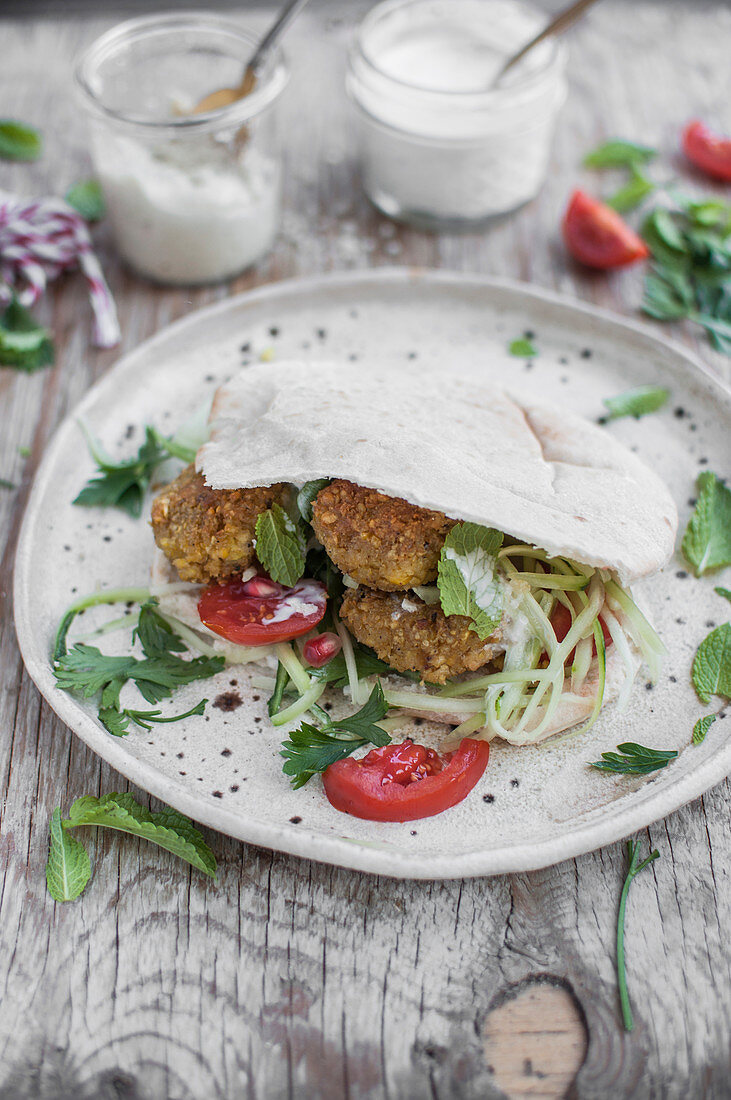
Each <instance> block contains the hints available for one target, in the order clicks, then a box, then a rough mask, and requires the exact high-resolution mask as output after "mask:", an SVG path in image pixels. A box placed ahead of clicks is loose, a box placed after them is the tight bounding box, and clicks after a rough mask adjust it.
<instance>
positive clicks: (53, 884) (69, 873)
mask: <svg viewBox="0 0 731 1100" xmlns="http://www.w3.org/2000/svg"><path fill="white" fill-rule="evenodd" d="M50 832H51V845H50V848H49V852H48V861H47V863H46V885H47V886H48V893H49V894H50V895H51V897H52V898H53V900H54V901H73V900H74V898H77V897H78V896H79V894H80V893H81V892H82V890H83V889H84V887H85V886H86V884H87V882H88V881H89V879H90V878H91V861H90V860H89V853H88V852H87V850H86V848H85V847H84V845H83V844H82V843H81V841H80V840H77V839H76V837H73V836H69V834H68V833H67V832H66V830H65V829H64V828H63V826H62V824H61V811H60V810H59V809H58V807H56V809H55V810H54V811H53V814H52V816H51V827H50Z"/></svg>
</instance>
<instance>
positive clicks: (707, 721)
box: [693, 714, 716, 745]
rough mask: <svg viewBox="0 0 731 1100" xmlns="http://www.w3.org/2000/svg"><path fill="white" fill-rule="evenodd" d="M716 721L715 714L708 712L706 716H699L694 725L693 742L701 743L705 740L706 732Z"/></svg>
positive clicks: (695, 743)
mask: <svg viewBox="0 0 731 1100" xmlns="http://www.w3.org/2000/svg"><path fill="white" fill-rule="evenodd" d="M715 721H716V715H715V714H707V715H706V716H705V718H699V719H698V721H697V722H696V724H695V725H694V726H693V744H694V745H700V744H701V742H702V741H705V738H706V734H707V733H708V731H709V729H710V728H711V726H712V725H713V723H714V722H715Z"/></svg>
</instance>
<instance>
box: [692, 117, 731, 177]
mask: <svg viewBox="0 0 731 1100" xmlns="http://www.w3.org/2000/svg"><path fill="white" fill-rule="evenodd" d="M683 152H684V153H685V155H686V157H687V158H688V160H689V161H690V162H691V163H692V164H694V165H695V166H696V168H700V170H701V172H705V173H706V175H707V176H712V177H713V179H716V180H725V181H726V182H727V183H729V182H731V138H727V137H722V136H721V135H720V134H714V132H713V130H709V129H708V127H707V126H706V125H705V123H703V122H699V121H698V119H695V120H694V121H693V122H689V123H688V125H687V126H686V127H685V129H684V130H683Z"/></svg>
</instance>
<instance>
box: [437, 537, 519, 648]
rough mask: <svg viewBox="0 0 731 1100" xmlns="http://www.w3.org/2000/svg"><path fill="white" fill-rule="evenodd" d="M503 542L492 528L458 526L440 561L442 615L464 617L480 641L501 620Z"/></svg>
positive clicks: (439, 580)
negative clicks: (500, 557) (498, 567)
mask: <svg viewBox="0 0 731 1100" xmlns="http://www.w3.org/2000/svg"><path fill="white" fill-rule="evenodd" d="M502 542H503V535H502V533H501V532H500V531H495V530H493V528H491V527H481V526H480V525H479V524H477V523H457V524H455V526H454V527H453V528H452V530H451V531H450V532H449V534H448V535H447V538H446V539H445V542H444V546H443V547H442V551H441V555H440V558H439V566H438V579H437V584H438V586H439V596H440V600H441V604H442V610H443V611H444V614H445V615H466V616H467V617H468V618H469V619H471V620H472V622H471V623H470V630H474V631H475V633H476V634H477V636H478V638H481V639H484V638H488V637H489V636H490V634H492V632H493V631H494V630H495V627H496V626H497V625H498V623H499V622H500V619H501V618H502V606H501V604H500V583H499V581H498V579H497V576H496V562H497V553H498V550H499V549H500V547H501V546H502ZM476 593H477V594H478V595H479V602H478V596H477V595H476Z"/></svg>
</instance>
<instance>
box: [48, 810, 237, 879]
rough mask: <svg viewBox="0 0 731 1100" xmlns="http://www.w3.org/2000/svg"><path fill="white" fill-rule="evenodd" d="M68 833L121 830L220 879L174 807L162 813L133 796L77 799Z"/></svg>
mask: <svg viewBox="0 0 731 1100" xmlns="http://www.w3.org/2000/svg"><path fill="white" fill-rule="evenodd" d="M63 825H64V828H66V829H77V828H79V826H81V825H98V826H103V827H105V828H108V829H118V830H119V831H120V832H123V833H131V834H132V836H139V837H142V838H143V839H144V840H151V841H152V842H153V843H154V844H157V845H158V846H159V847H160V848H164V849H165V850H166V851H168V852H172V853H173V855H176V856H179V857H180V858H181V859H184V860H186V862H187V863H190V864H192V866H193V867H197V868H198V870H199V871H203V872H204V873H205V874H206V875H210V876H211V878H215V875H216V860H215V857H214V855H213V852H212V851H211V850H210V848H209V847H208V845H207V844H206V842H205V840H204V839H203V836H202V834H201V833H200V832H199V831H198V829H196V827H195V826H194V825H193V823H192V822H191V821H189V820H188V818H187V817H184V816H183V815H182V814H179V813H178V812H177V810H173V809H171V808H170V807H168V808H166V809H165V810H161V811H159V812H158V813H152V812H151V811H150V810H147V809H145V807H144V806H141V805H140V804H139V802H137V801H136V800H135V799H134V798H133V797H132V795H131V794H117V793H113V794H107V795H104V796H103V797H102V798H95V797H94V796H92V795H89V796H87V797H85V798H77V800H76V801H75V802H74V804H73V806H72V807H71V810H70V812H69V816H68V819H67V820H66V821H64V822H63Z"/></svg>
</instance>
